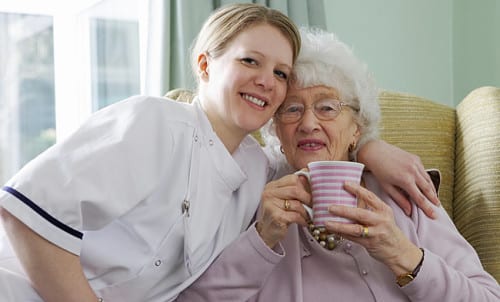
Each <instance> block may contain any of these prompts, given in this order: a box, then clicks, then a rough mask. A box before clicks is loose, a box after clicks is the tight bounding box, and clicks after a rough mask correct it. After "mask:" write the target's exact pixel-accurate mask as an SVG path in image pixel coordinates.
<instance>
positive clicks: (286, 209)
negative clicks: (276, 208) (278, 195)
mask: <svg viewBox="0 0 500 302" xmlns="http://www.w3.org/2000/svg"><path fill="white" fill-rule="evenodd" d="M283 208H285V211H288V210H290V200H288V199H285V202H284V204H283Z"/></svg>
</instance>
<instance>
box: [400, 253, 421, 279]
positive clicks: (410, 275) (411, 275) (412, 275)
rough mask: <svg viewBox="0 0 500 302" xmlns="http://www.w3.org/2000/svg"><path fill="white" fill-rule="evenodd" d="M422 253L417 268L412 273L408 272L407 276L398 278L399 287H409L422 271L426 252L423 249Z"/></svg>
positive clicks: (403, 275)
mask: <svg viewBox="0 0 500 302" xmlns="http://www.w3.org/2000/svg"><path fill="white" fill-rule="evenodd" d="M420 250H421V251H422V258H421V259H420V262H419V263H418V264H417V267H415V269H414V270H413V271H412V272H408V273H406V274H402V275H399V276H398V277H397V278H396V283H397V284H398V285H399V287H403V286H405V285H407V284H408V283H410V282H412V281H413V279H415V277H417V274H418V272H419V271H420V268H421V267H422V263H423V262H424V250H423V249H422V248H421V249H420Z"/></svg>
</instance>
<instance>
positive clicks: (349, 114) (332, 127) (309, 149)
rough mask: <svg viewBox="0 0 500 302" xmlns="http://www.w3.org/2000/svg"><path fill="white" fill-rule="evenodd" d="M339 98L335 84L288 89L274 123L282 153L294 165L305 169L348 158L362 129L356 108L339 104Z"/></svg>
mask: <svg viewBox="0 0 500 302" xmlns="http://www.w3.org/2000/svg"><path fill="white" fill-rule="evenodd" d="M339 99H340V96H339V95H338V92H337V90H336V89H334V88H332V87H326V86H313V87H307V88H296V87H290V88H289V89H288V92H287V97H286V99H285V102H284V103H283V104H282V106H281V107H280V109H278V112H277V114H276V118H275V123H276V134H277V135H278V138H279V139H280V141H281V145H282V147H283V152H284V153H285V156H286V159H287V161H288V163H289V164H290V165H292V166H293V167H294V168H296V169H302V168H305V167H306V166H307V164H308V163H309V162H311V161H318V160H349V151H348V150H349V145H351V144H353V143H354V144H355V143H357V141H358V138H359V135H360V132H359V127H358V125H357V124H356V122H355V120H354V111H353V110H352V109H351V108H350V107H348V106H345V105H340V101H338V100H339ZM335 105H337V106H335ZM335 110H337V111H336V112H335ZM300 112H302V114H300ZM337 114H338V115H337ZM299 116H301V117H300V118H298V117H299ZM287 117H288V118H287Z"/></svg>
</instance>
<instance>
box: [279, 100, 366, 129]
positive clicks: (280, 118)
mask: <svg viewBox="0 0 500 302" xmlns="http://www.w3.org/2000/svg"><path fill="white" fill-rule="evenodd" d="M326 100H331V101H335V102H336V103H337V104H338V108H339V110H338V111H336V112H337V114H336V115H335V116H334V117H332V118H324V117H322V116H318V114H317V113H316V110H315V109H314V108H315V105H316V104H317V103H319V102H323V101H326ZM291 104H301V105H303V106H304V111H303V112H302V113H300V116H299V117H298V118H297V119H296V120H293V121H284V120H283V119H282V117H281V116H282V115H283V114H285V113H286V112H282V111H281V108H282V107H281V106H280V107H279V108H278V110H277V111H276V113H275V114H274V116H275V117H276V118H277V119H278V120H279V121H280V122H282V123H284V124H293V123H297V122H299V121H300V120H302V118H303V117H304V114H305V113H306V110H308V109H311V108H312V109H313V110H312V112H313V114H314V116H315V117H316V118H317V119H318V120H320V121H333V120H335V119H336V118H337V117H338V116H339V115H340V113H342V107H344V106H345V107H349V108H351V109H352V110H353V111H355V112H359V108H356V107H354V106H352V105H349V104H347V103H345V102H343V101H341V100H338V99H329V98H326V99H321V100H318V101H315V102H314V103H312V104H311V105H309V106H305V105H304V104H303V103H299V102H296V103H291ZM289 113H294V112H289Z"/></svg>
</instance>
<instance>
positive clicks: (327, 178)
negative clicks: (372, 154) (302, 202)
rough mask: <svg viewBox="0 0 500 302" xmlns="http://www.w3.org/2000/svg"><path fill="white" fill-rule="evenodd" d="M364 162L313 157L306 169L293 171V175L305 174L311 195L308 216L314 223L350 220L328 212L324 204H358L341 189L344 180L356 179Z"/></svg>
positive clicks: (347, 221)
mask: <svg viewBox="0 0 500 302" xmlns="http://www.w3.org/2000/svg"><path fill="white" fill-rule="evenodd" d="M364 166H365V165H363V164H361V163H357V162H350V161H314V162H310V163H309V164H308V165H307V167H308V168H309V171H297V172H295V174H297V175H304V176H306V177H307V179H308V180H309V183H310V184H311V193H312V198H313V209H312V215H311V216H312V218H313V223H314V225H315V226H324V225H325V222H326V221H331V220H333V221H338V222H344V223H352V221H351V220H350V219H347V218H343V217H337V216H334V215H332V214H331V213H330V212H329V211H328V207H329V206H330V205H332V204H336V205H344V206H350V207H357V206H358V200H357V198H356V196H354V195H352V194H351V193H349V192H347V191H346V190H344V183H345V182H346V181H350V182H354V183H360V181H361V174H362V173H363V168H364ZM304 207H306V206H304ZM306 209H307V207H306ZM309 210H310V209H309ZM308 212H309V214H311V213H310V211H308Z"/></svg>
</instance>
